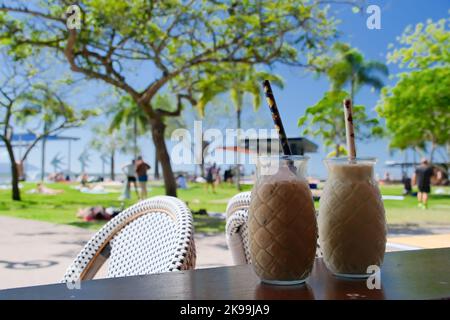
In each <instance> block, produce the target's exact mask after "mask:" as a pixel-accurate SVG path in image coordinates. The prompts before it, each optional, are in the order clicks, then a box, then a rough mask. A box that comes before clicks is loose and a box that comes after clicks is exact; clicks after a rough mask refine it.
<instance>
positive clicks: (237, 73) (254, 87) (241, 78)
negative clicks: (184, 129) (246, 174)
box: [197, 65, 283, 190]
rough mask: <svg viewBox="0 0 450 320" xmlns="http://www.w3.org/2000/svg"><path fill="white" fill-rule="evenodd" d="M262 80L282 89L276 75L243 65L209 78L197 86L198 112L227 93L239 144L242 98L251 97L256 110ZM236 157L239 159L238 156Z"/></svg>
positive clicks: (238, 179)
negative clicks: (198, 97) (198, 94)
mask: <svg viewBox="0 0 450 320" xmlns="http://www.w3.org/2000/svg"><path fill="white" fill-rule="evenodd" d="M263 80H270V81H271V82H272V83H273V84H274V85H275V86H277V87H280V88H283V80H282V79H281V77H279V76H277V75H274V74H271V73H268V72H264V71H255V70H254V69H253V68H251V67H248V66H245V65H238V66H234V67H232V68H231V70H230V71H229V72H227V73H225V74H219V75H217V76H216V77H210V78H209V79H208V80H207V81H206V82H204V83H200V84H199V87H200V91H201V92H202V96H201V97H200V99H199V101H198V104H197V107H199V108H200V112H201V113H202V114H203V113H204V108H205V106H206V105H207V104H208V103H209V102H210V101H212V100H213V99H214V98H215V97H216V96H218V95H219V94H222V93H225V92H229V93H230V98H231V102H232V104H233V106H234V109H235V112H236V129H238V137H237V141H238V142H239V132H240V129H241V128H242V125H241V115H242V109H243V107H244V100H245V99H244V98H245V96H246V95H247V94H249V95H251V96H252V98H253V108H254V110H257V109H258V108H259V106H260V105H261V82H262V81H263ZM237 156H238V157H239V154H237ZM236 160H239V159H236ZM237 163H239V161H237ZM236 187H237V189H238V190H241V186H240V171H239V165H237V166H236Z"/></svg>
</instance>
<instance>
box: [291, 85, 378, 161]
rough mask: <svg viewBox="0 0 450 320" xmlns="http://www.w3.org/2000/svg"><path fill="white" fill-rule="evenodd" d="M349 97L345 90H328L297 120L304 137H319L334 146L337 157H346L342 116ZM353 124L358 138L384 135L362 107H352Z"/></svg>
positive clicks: (328, 144)
mask: <svg viewBox="0 0 450 320" xmlns="http://www.w3.org/2000/svg"><path fill="white" fill-rule="evenodd" d="M347 97H348V93H347V92H345V91H329V92H326V93H325V94H324V96H323V98H322V99H321V100H320V101H319V102H318V103H316V104H315V105H313V106H311V107H308V108H307V109H306V112H305V115H304V116H302V117H301V118H300V119H299V120H298V126H299V127H302V129H303V130H302V134H304V135H309V134H310V135H312V136H314V137H316V136H320V137H321V138H322V140H323V142H324V144H325V146H327V147H329V146H334V153H330V156H331V155H334V156H336V157H339V156H340V155H341V154H346V150H345V148H344V147H343V146H345V143H346V136H345V118H344V113H343V106H342V103H343V100H344V99H346V98H347ZM353 120H354V121H353V124H354V129H355V138H356V139H360V140H364V139H368V138H369V137H372V136H379V135H381V132H382V129H381V127H380V126H379V125H378V120H377V119H375V118H373V119H371V118H368V117H367V114H366V109H365V107H364V106H362V105H353Z"/></svg>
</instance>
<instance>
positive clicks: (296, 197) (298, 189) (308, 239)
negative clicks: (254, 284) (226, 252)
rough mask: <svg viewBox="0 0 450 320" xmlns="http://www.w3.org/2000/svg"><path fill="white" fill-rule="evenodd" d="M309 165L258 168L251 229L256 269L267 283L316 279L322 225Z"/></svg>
mask: <svg viewBox="0 0 450 320" xmlns="http://www.w3.org/2000/svg"><path fill="white" fill-rule="evenodd" d="M264 160H266V162H265V163H264ZM306 161H307V158H304V157H300V156H282V157H277V159H274V158H273V157H272V158H271V159H269V157H266V158H265V159H263V161H259V163H258V180H257V183H256V184H255V186H254V188H253V190H252V199H251V203H250V208H249V221H248V228H249V242H250V254H251V259H252V265H253V267H254V270H255V272H256V274H257V275H258V276H259V277H260V278H261V280H262V281H263V282H266V283H270V284H280V285H284V284H287V285H289V284H298V283H302V282H304V281H305V279H306V278H307V277H308V275H309V274H310V273H311V269H312V267H313V264H314V258H315V253H316V242H317V222H316V217H315V210H314V203H313V198H312V194H311V191H310V189H309V185H308V182H307V181H306V179H305V177H304V173H305V170H306Z"/></svg>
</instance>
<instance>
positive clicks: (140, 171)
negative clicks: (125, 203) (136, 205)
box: [122, 156, 151, 200]
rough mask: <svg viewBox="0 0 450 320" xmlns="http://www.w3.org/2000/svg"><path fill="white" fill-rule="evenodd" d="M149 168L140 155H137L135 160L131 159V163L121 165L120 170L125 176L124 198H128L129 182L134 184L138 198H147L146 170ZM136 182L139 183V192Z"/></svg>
mask: <svg viewBox="0 0 450 320" xmlns="http://www.w3.org/2000/svg"><path fill="white" fill-rule="evenodd" d="M150 168H151V167H150V165H149V164H147V163H146V162H145V161H144V160H143V159H142V157H141V156H139V157H138V158H137V159H136V160H135V159H133V160H131V163H129V164H126V165H124V166H123V167H122V171H123V173H124V174H125V176H126V182H125V189H124V193H123V198H124V199H130V189H131V184H134V190H135V191H136V195H137V196H138V198H139V199H140V200H143V199H146V198H147V182H148V175H147V171H148V170H150ZM137 183H139V190H140V192H138V187H137Z"/></svg>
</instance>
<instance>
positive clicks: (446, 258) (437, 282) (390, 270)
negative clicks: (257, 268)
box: [0, 248, 450, 300]
mask: <svg viewBox="0 0 450 320" xmlns="http://www.w3.org/2000/svg"><path fill="white" fill-rule="evenodd" d="M443 298H444V299H450V248H444V249H429V250H417V251H402V252H391V253H386V256H385V261H384V264H383V267H382V269H381V289H379V290H377V289H372V290H369V289H368V288H367V285H366V280H344V279H340V278H337V277H335V276H333V275H332V274H330V272H329V271H328V270H327V269H326V267H325V265H324V263H323V261H322V259H316V262H315V265H314V269H313V272H312V275H311V276H310V277H309V278H308V280H307V282H306V285H298V286H270V285H265V284H261V283H260V281H259V279H258V278H257V276H256V275H255V274H254V272H253V269H252V267H251V266H250V265H242V266H233V267H220V268H210V269H199V270H194V271H183V272H173V273H163V274H153V275H146V276H134V277H125V278H115V279H99V280H91V281H84V282H82V283H81V289H79V290H76V289H72V290H69V289H68V288H67V286H66V285H65V284H53V285H45V286H35V287H27V288H18V289H8V290H2V291H0V300H1V299H102V300H105V299H135V300H141V299H151V300H153V299H188V300H189V299H205V300H209V299H221V300H234V299H246V300H247V299H443Z"/></svg>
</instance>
